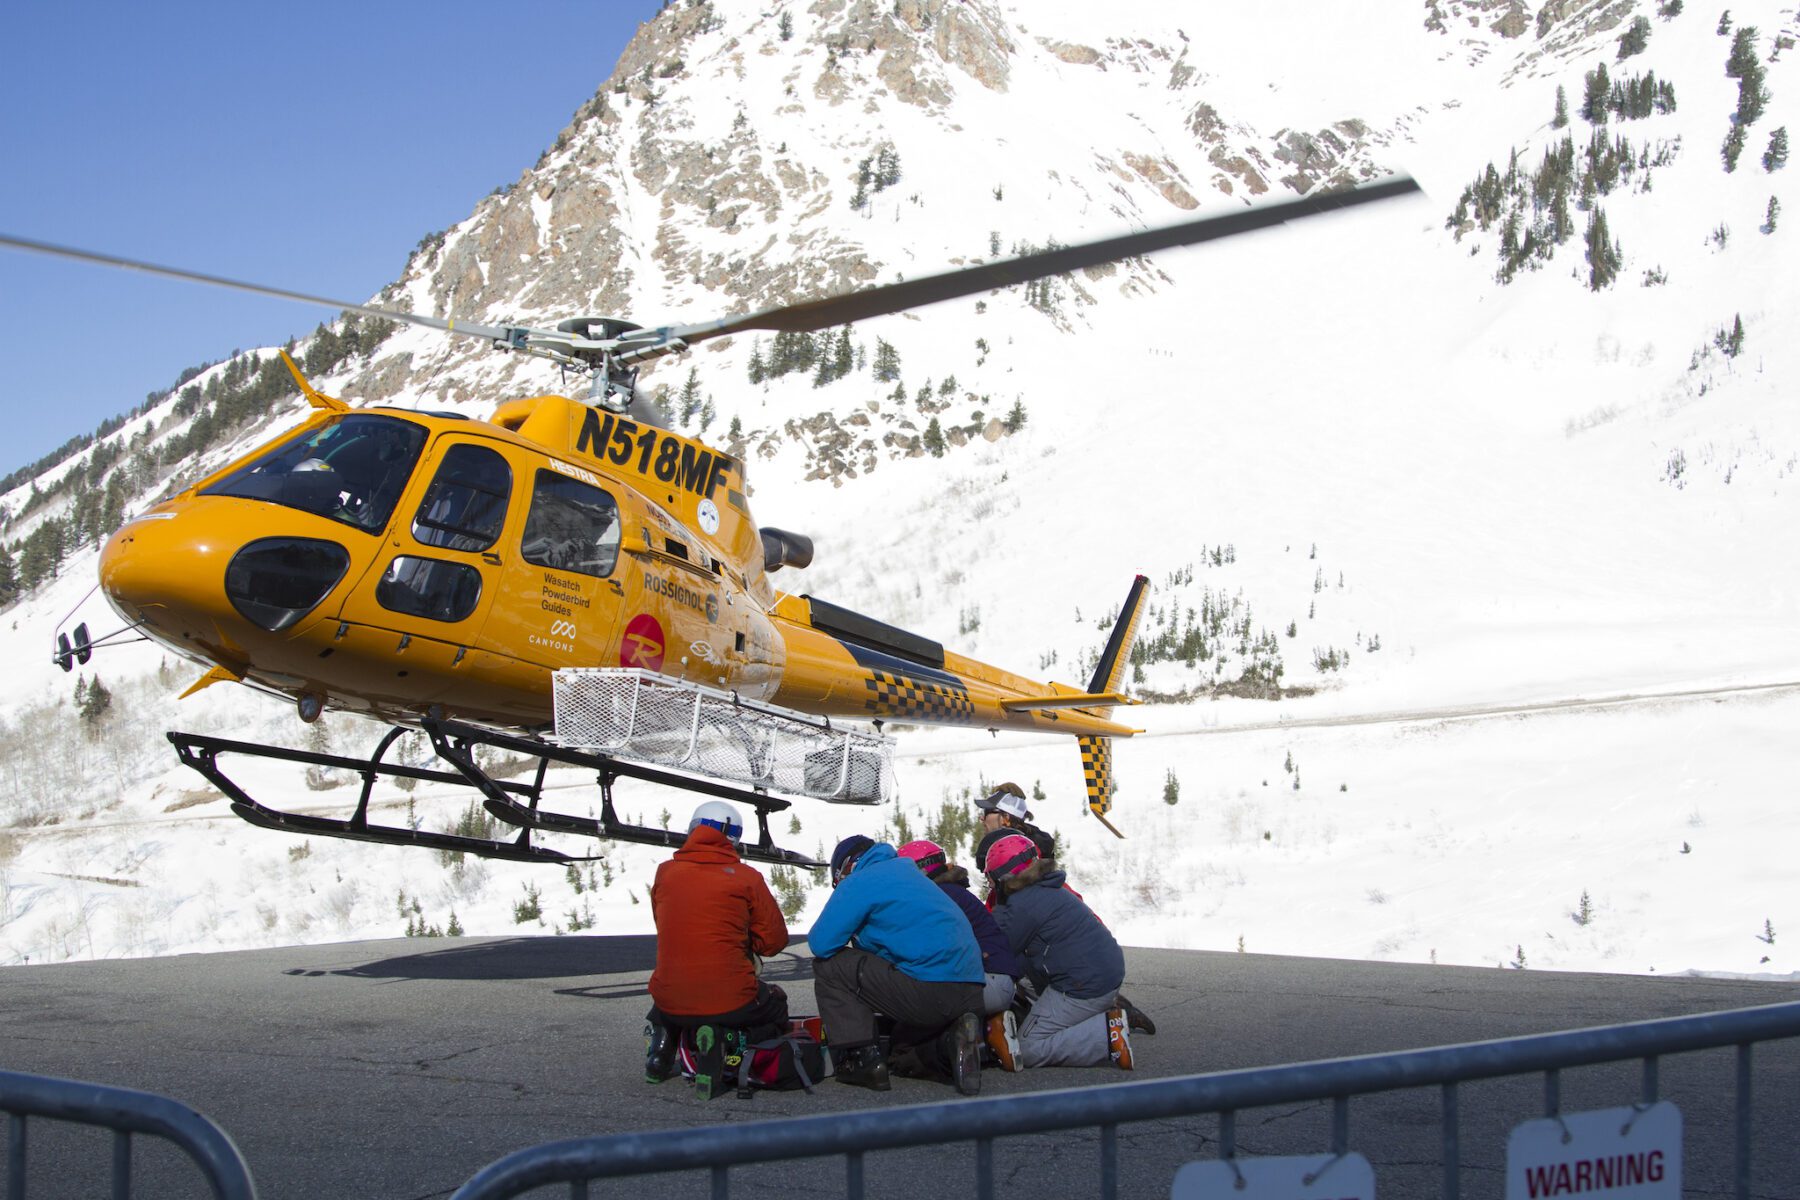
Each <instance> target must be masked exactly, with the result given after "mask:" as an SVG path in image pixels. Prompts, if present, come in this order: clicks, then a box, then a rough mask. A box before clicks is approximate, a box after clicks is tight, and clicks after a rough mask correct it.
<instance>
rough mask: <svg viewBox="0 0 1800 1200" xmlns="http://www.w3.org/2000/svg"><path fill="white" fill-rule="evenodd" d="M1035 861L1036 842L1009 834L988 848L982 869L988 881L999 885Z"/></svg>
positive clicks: (1036, 855) (1023, 836) (1036, 858)
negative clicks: (990, 880)
mask: <svg viewBox="0 0 1800 1200" xmlns="http://www.w3.org/2000/svg"><path fill="white" fill-rule="evenodd" d="M1037 860H1038V848H1037V843H1036V842H1034V841H1032V840H1031V839H1030V838H1028V837H1026V836H1025V835H1024V834H1022V833H1009V834H1007V835H1006V836H1005V837H1003V838H1001V839H1000V840H999V841H997V842H995V843H994V844H993V845H992V846H989V847H988V852H987V861H986V862H985V863H983V864H982V867H983V869H984V870H986V872H987V876H988V878H989V879H992V880H993V881H994V882H995V883H999V882H1001V881H1002V880H1004V879H1008V878H1010V877H1012V876H1014V875H1017V874H1018V873H1019V872H1021V871H1023V870H1025V869H1026V868H1027V867H1029V866H1031V864H1032V863H1034V862H1036V861H1037Z"/></svg>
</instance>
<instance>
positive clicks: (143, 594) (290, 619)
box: [100, 512, 350, 648]
mask: <svg viewBox="0 0 1800 1200" xmlns="http://www.w3.org/2000/svg"><path fill="white" fill-rule="evenodd" d="M219 528H220V525H219V523H218V522H217V521H212V520H207V519H205V514H201V513H184V512H169V513H150V514H147V515H146V516H144V517H142V518H140V519H139V520H137V521H134V522H132V523H131V524H129V525H126V526H125V527H124V528H122V529H121V530H119V532H118V533H116V534H114V535H113V537H112V539H111V540H110V541H109V542H108V543H107V545H106V549H105V550H104V551H103V552H102V554H101V558H100V585H101V587H102V588H104V589H105V591H106V594H107V596H108V597H109V598H110V599H111V600H112V602H113V605H114V607H116V608H117V609H118V610H119V611H120V612H121V613H122V614H124V615H125V617H126V619H127V620H132V621H141V622H143V623H144V624H145V625H146V626H147V627H148V629H149V631H150V632H152V633H159V634H161V635H163V636H164V637H165V638H168V639H170V640H176V641H180V642H186V643H189V644H190V645H191V644H195V643H197V644H198V646H199V647H201V648H213V647H219V648H223V647H224V645H225V644H227V643H231V642H236V641H238V640H239V639H240V638H242V637H244V636H246V635H247V636H251V637H254V636H256V633H257V631H262V632H265V633H280V632H281V631H283V630H285V629H288V628H289V627H290V626H293V625H294V624H296V623H297V622H299V621H300V620H301V618H303V617H305V616H306V615H307V614H308V613H310V612H312V611H313V610H314V609H316V608H317V607H318V606H319V604H320V603H321V602H322V601H323V600H324V599H325V597H326V596H327V595H329V594H330V592H331V590H332V589H333V588H334V587H336V586H337V584H338V582H339V581H340V580H342V579H343V577H344V575H345V573H346V572H347V571H348V570H349V568H350V553H349V551H348V550H346V549H345V548H344V547H343V546H341V545H339V544H338V543H337V542H334V541H328V540H326V539H323V538H317V537H300V536H287V537H284V536H273V537H260V538H253V539H252V540H250V541H248V542H245V541H242V540H241V537H234V538H231V539H229V540H227V541H221V540H220V539H219V538H218V537H217V536H216V535H217V532H218V530H219ZM244 532H248V531H244ZM252 627H254V628H252Z"/></svg>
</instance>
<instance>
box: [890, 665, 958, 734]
mask: <svg viewBox="0 0 1800 1200" xmlns="http://www.w3.org/2000/svg"><path fill="white" fill-rule="evenodd" d="M863 686H864V687H866V688H868V690H869V695H868V697H867V698H866V699H865V700H864V702H863V704H864V707H866V708H867V709H868V710H869V712H870V713H871V714H872V715H874V716H877V717H902V718H906V717H910V718H912V719H913V720H916V721H927V722H930V723H931V724H934V725H967V724H968V723H969V722H970V721H972V720H974V719H975V702H974V701H973V700H971V699H970V698H969V692H968V689H966V688H960V687H946V686H944V685H942V684H936V683H921V682H919V681H918V680H916V679H913V678H912V677H910V676H907V675H900V674H897V673H895V672H892V671H881V670H875V669H871V670H870V671H869V678H868V679H866V680H864V681H863Z"/></svg>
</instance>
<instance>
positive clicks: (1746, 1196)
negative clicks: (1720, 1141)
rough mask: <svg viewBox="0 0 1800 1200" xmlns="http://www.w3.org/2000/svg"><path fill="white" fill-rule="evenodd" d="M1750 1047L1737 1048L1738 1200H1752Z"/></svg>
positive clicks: (1747, 1044)
mask: <svg viewBox="0 0 1800 1200" xmlns="http://www.w3.org/2000/svg"><path fill="white" fill-rule="evenodd" d="M1750 1045H1751V1043H1749V1042H1739V1043H1738V1048H1737V1200H1750Z"/></svg>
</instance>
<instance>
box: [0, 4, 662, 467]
mask: <svg viewBox="0 0 1800 1200" xmlns="http://www.w3.org/2000/svg"><path fill="white" fill-rule="evenodd" d="M660 7H661V4H660V2H659V0H603V2H602V0H591V2H589V3H578V2H575V0H523V2H521V3H515V4H505V5H496V4H489V3H473V2H469V0H439V2H437V3H430V4H427V3H415V2H412V0H364V2H362V3H354V4H353V3H346V2H344V0H312V2H310V3H307V4H304V5H293V6H274V5H260V4H243V3H241V2H240V3H209V2H201V0H193V2H189V0H170V2H168V3H155V4H146V3H142V2H140V0H129V2H128V0H60V2H55V0H21V2H19V3H15V4H9V5H8V6H7V15H6V33H5V36H4V37H0V164H3V166H0V171H3V175H0V179H3V181H4V186H3V187H0V232H5V233H8V234H12V235H14V236H18V237H24V238H31V239H34V240H37V241H45V242H55V243H60V244H64V245H72V246H78V247H81V248H83V249H89V250H96V251H99V252H101V253H106V254H114V255H119V256H122V257H127V258H137V259H143V260H147V261H149V262H153V263H160V264H166V265H170V266H178V267H183V268H186V269H189V270H196V271H202V272H206V273H210V274H215V275H223V276H227V277H230V278H236V279H245V280H249V281H252V282H256V283H265V284H270V285H273V286H276V287H284V288H291V289H294V290H297V291H302V292H310V293H313V294H315V295H323V296H335V297H340V298H343V299H346V300H361V299H366V298H367V297H369V296H370V295H372V294H373V293H374V292H376V291H377V290H378V289H379V288H380V287H381V286H382V285H383V284H384V283H386V282H387V281H389V280H390V279H393V278H394V277H395V276H397V275H398V274H399V273H400V270H401V268H402V267H403V266H404V265H405V263H406V258H407V255H408V254H409V253H410V252H411V250H412V248H413V246H414V245H415V244H416V243H417V242H418V240H419V238H420V237H422V236H424V235H425V234H427V233H430V232H433V231H435V230H440V229H444V228H447V227H448V226H450V225H452V224H454V223H455V222H457V221H459V220H461V219H462V218H464V217H466V216H467V215H468V214H469V212H470V210H471V209H473V208H474V206H475V204H476V203H477V202H478V201H479V200H480V199H481V198H482V197H483V196H485V195H486V194H487V193H488V192H490V191H492V190H493V189H494V188H495V187H497V186H499V185H500V184H503V183H506V182H509V181H511V180H513V179H515V178H517V177H518V175H519V173H520V172H521V171H523V170H525V169H527V168H529V167H530V166H532V164H533V163H535V162H536V161H537V157H538V154H539V152H540V151H541V150H542V149H543V148H544V147H545V146H547V145H549V144H550V142H551V141H553V140H554V139H555V137H556V134H557V132H558V131H559V130H560V129H562V128H563V127H564V126H565V125H566V124H567V123H568V121H569V118H570V116H571V115H572V114H573V113H574V111H575V109H576V108H577V107H579V106H580V105H581V104H582V103H583V102H584V101H586V100H587V99H588V97H590V96H592V95H593V94H594V92H595V91H596V90H597V89H598V88H599V86H600V84H601V83H602V82H603V81H604V80H605V79H606V77H607V76H608V75H609V74H611V73H612V69H613V65H614V64H615V63H616V62H617V61H618V57H619V54H620V52H621V51H622V50H623V49H624V48H625V45H626V43H627V42H629V41H630V39H631V37H632V35H633V34H634V33H636V31H637V28H638V26H639V24H640V23H641V22H643V21H646V20H649V19H650V17H652V16H653V15H655V13H656V11H657V10H658V9H659V8H660ZM332 315H333V314H332V312H331V311H330V310H323V309H312V308H309V307H307V306H305V305H299V304H293V303H288V302H283V301H278V300H269V299H263V298H259V297H253V296H249V295H246V294H240V293H235V292H229V291H223V290H217V289H212V288H206V287H202V286H200V285H197V284H188V283H181V282H178V281H174V280H163V279H155V278H150V277H146V276H142V275H138V274H136V273H128V272H122V271H113V270H108V269H106V268H102V267H95V266H87V265H83V264H79V263H74V262H69V261H66V260H58V259H50V258H45V257H42V256H38V255H31V254H23V253H20V252H18V251H14V250H5V249H0V388H4V395H5V399H4V401H3V402H0V403H3V404H4V412H5V413H6V416H7V438H6V444H5V446H4V449H3V450H0V474H5V473H6V472H9V471H11V470H13V469H15V468H17V467H19V466H22V465H24V464H25V463H28V462H31V461H33V460H35V459H36V458H38V457H40V456H42V455H43V454H45V453H48V452H49V451H50V450H52V449H54V448H55V447H56V446H58V445H60V444H62V443H63V442H64V441H66V440H67V439H68V438H70V437H72V436H74V435H76V434H80V433H87V432H90V431H92V430H93V428H94V427H95V426H96V425H98V424H99V423H100V422H101V421H103V420H105V419H106V418H107V417H110V416H114V415H116V414H118V413H121V412H125V411H127V410H129V409H130V408H132V407H133V406H135V405H137V404H139V403H141V402H142V401H143V399H144V397H145V395H146V394H147V393H149V392H151V391H155V390H160V389H162V388H165V387H167V386H168V385H169V384H171V383H173V382H174V380H175V377H176V375H177V374H178V373H179V372H180V371H181V369H182V368H183V367H187V366H190V365H196V364H199V363H201V362H204V361H208V360H212V359H219V358H223V357H225V356H227V355H228V354H230V353H231V351H233V350H235V349H243V348H247V347H250V346H257V345H271V344H274V343H278V342H281V341H283V340H285V339H286V338H287V337H288V336H289V335H290V334H304V333H307V332H310V331H311V330H312V328H313V327H314V326H315V325H317V324H318V323H319V322H320V321H321V320H325V319H328V318H329V317H330V316H332Z"/></svg>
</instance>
